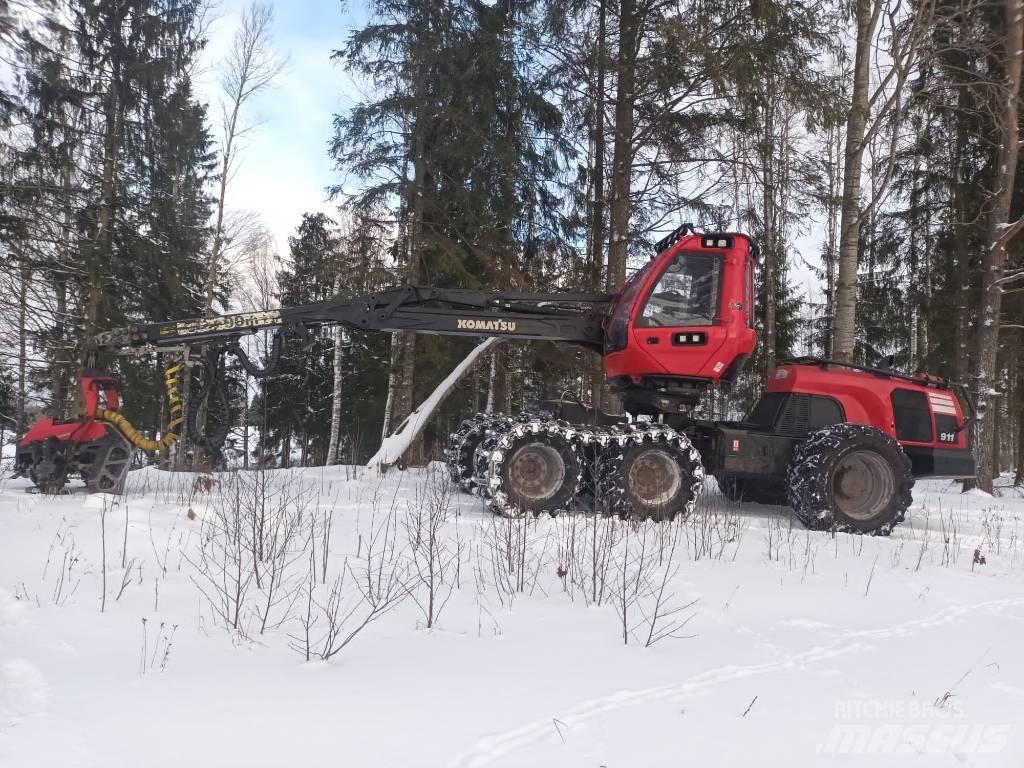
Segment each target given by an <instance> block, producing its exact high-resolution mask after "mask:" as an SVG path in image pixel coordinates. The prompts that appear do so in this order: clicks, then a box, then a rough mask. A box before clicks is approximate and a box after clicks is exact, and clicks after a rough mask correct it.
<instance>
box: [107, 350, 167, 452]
mask: <svg viewBox="0 0 1024 768" xmlns="http://www.w3.org/2000/svg"><path fill="white" fill-rule="evenodd" d="M180 373H181V364H180V363H178V364H175V365H169V366H168V367H167V369H166V370H165V371H164V388H165V390H166V391H167V403H168V406H169V407H170V421H168V423H167V430H166V431H165V432H164V434H163V436H161V437H160V439H158V440H150V439H149V438H148V437H144V436H143V435H141V434H139V431H138V430H137V429H136V428H135V426H134V425H133V424H132V423H131V422H130V421H128V419H126V418H125V417H124V416H123V415H122V414H120V413H118V412H117V411H108V410H107V409H106V408H98V409H97V410H96V419H97V420H98V421H105V422H108V423H110V424H113V425H114V426H115V427H117V428H118V429H119V430H120V431H121V434H123V435H124V436H125V439H127V440H128V442H129V443H131V444H132V445H134V446H135V447H136V448H139V449H141V450H143V451H145V452H146V453H156V452H157V451H160V450H163V449H164V448H170V447H171V446H172V445H174V444H175V443H176V442H178V438H179V437H181V425H182V424H183V423H184V421H185V416H184V409H183V407H182V404H181V396H180V395H179V393H178V375H179V374H180Z"/></svg>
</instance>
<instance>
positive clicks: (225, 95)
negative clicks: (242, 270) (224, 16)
mask: <svg viewBox="0 0 1024 768" xmlns="http://www.w3.org/2000/svg"><path fill="white" fill-rule="evenodd" d="M273 21H274V10H273V7H272V6H271V5H269V4H266V3H259V2H255V3H253V4H252V5H250V6H249V7H248V8H246V9H245V10H244V11H243V12H242V22H241V26H240V27H239V28H238V31H237V32H236V33H235V38H234V42H233V43H232V46H231V51H230V53H229V54H228V56H227V59H226V60H225V61H224V63H223V68H222V72H221V77H220V86H221V91H222V96H221V100H220V111H221V142H222V145H221V156H220V177H219V179H218V183H217V208H216V213H215V214H214V216H215V221H214V227H213V243H212V245H211V247H210V259H209V263H208V265H207V270H206V282H205V286H204V297H203V313H204V316H206V317H211V316H212V315H213V303H214V298H215V294H216V290H217V286H218V283H219V281H220V280H221V278H222V277H223V275H224V273H225V271H226V270H225V260H226V259H225V256H226V250H227V248H228V247H229V246H230V244H231V241H232V239H234V238H235V237H237V234H238V233H237V232H233V231H232V229H235V230H244V229H245V228H246V226H245V224H246V219H245V218H244V217H243V218H241V219H235V220H232V219H230V218H229V217H227V216H226V205H227V191H228V184H229V183H230V181H231V178H232V176H233V175H234V174H235V172H236V171H237V170H238V160H239V152H240V150H241V142H242V141H243V140H244V139H245V137H246V136H247V135H248V134H249V133H251V132H252V130H253V129H254V128H255V124H254V123H248V122H246V121H245V119H244V117H243V111H244V110H245V107H246V106H247V105H248V104H249V102H251V101H252V99H253V98H254V97H255V96H257V95H258V94H259V93H260V92H261V91H264V90H266V89H267V88H269V87H270V85H271V83H273V81H274V78H275V77H277V76H278V75H279V74H280V72H281V69H282V68H283V66H284V62H283V61H282V60H281V59H279V58H278V57H277V55H276V54H275V53H274V50H273V46H272V44H271V28H272V26H273Z"/></svg>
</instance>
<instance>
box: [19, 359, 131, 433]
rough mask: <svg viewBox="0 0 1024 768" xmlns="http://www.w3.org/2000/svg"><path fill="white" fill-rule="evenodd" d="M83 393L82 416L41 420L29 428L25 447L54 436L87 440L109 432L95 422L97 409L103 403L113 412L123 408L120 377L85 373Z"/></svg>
mask: <svg viewBox="0 0 1024 768" xmlns="http://www.w3.org/2000/svg"><path fill="white" fill-rule="evenodd" d="M82 396H83V403H84V414H83V417H82V419H80V420H78V421H57V422H55V421H54V420H53V419H40V420H39V421H37V422H36V423H35V424H33V425H32V426H31V427H30V428H29V430H28V431H27V432H26V433H25V436H24V437H22V438H21V440H19V441H18V445H20V446H22V447H24V446H28V445H31V444H32V443H37V442H42V441H45V440H47V439H49V438H51V437H55V438H57V439H58V440H60V441H68V442H72V443H88V442H92V441H94V440H99V439H100V438H102V437H103V436H104V435H106V433H107V425H106V424H104V423H103V422H99V421H96V411H97V409H98V408H99V407H100V406H101V405H102V406H103V407H104V408H106V409H107V410H110V411H116V410H118V408H120V406H121V396H120V394H119V390H118V384H117V380H116V379H113V378H111V377H109V376H83V377H82ZM101 398H102V399H101Z"/></svg>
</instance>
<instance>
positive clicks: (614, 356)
mask: <svg viewBox="0 0 1024 768" xmlns="http://www.w3.org/2000/svg"><path fill="white" fill-rule="evenodd" d="M728 237H729V238H730V240H731V242H732V246H731V247H730V248H705V247H703V245H702V243H703V239H702V236H701V235H699V234H696V235H688V236H685V237H682V238H680V239H679V240H678V241H677V242H676V243H675V244H673V245H672V246H671V247H670V248H667V249H666V250H665V251H663V252H662V253H660V254H658V255H657V256H656V257H654V259H653V260H652V261H651V262H650V263H648V265H647V266H646V267H644V268H643V269H642V270H640V271H639V272H637V273H636V274H635V275H634V276H633V277H632V279H631V280H630V281H629V282H628V283H627V284H626V285H625V286H624V287H623V289H622V291H621V292H620V294H619V298H618V299H617V300H616V302H615V304H614V305H613V306H612V309H611V311H610V312H609V315H608V319H607V320H606V321H605V329H606V332H607V330H608V326H609V323H612V322H614V320H613V318H614V317H615V316H616V314H617V313H624V312H626V311H627V309H628V329H627V337H626V345H625V347H624V348H622V349H619V350H614V351H612V350H610V349H608V350H606V352H605V357H604V369H605V375H606V376H607V377H608V378H609V379H613V378H616V377H620V376H628V377H630V378H631V379H632V380H633V381H634V382H635V383H640V379H641V378H642V377H644V376H680V377H685V378H688V379H696V380H702V381H706V382H709V383H711V384H718V383H719V382H720V381H721V380H722V378H723V376H724V375H725V374H726V373H727V372H728V371H729V370H730V367H731V366H732V365H733V363H734V361H736V360H737V359H738V358H745V357H746V356H748V355H750V354H751V353H752V352H753V351H754V347H755V346H756V345H757V334H756V332H755V331H754V328H753V306H754V296H753V290H754V256H753V254H752V253H751V244H750V240H749V238H748V237H747V236H746V235H740V234H730V235H728ZM680 251H694V252H701V253H709V254H715V255H717V256H719V257H720V258H721V259H722V261H723V264H722V273H721V280H720V290H719V296H718V302H717V309H718V311H717V316H716V317H715V318H714V323H713V324H712V325H698V326H685V327H680V326H676V327H667V326H666V327H641V326H638V325H637V319H638V318H639V316H640V313H641V312H642V310H643V306H644V304H645V302H646V301H647V297H648V295H649V294H650V293H651V291H652V290H653V289H654V287H655V285H656V284H657V282H658V280H659V278H660V277H661V276H662V274H663V273H664V271H665V269H666V268H667V267H668V266H669V265H670V264H671V263H672V261H673V260H674V259H675V257H676V254H678V253H679V252H680ZM684 328H685V330H686V331H689V332H693V333H704V334H706V337H707V343H706V344H700V345H693V346H689V345H687V346H679V345H675V344H673V338H674V336H675V335H676V334H678V333H679V331H680V330H682V329H684Z"/></svg>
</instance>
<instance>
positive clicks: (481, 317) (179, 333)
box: [94, 286, 614, 350]
mask: <svg viewBox="0 0 1024 768" xmlns="http://www.w3.org/2000/svg"><path fill="white" fill-rule="evenodd" d="M613 298H614V297H613V296H611V295H608V294H603V293H494V292H486V291H474V290H466V289H446V288H420V287H415V286H406V287H402V288H389V289H386V290H384V291H381V292H380V293H376V294H372V295H368V296H357V297H353V298H344V299H332V300H330V301H325V302H321V303H319V304H306V305H302V306H297V307H282V308H280V309H269V310H263V311H259V312H241V313H237V314H231V315H221V316H219V317H212V318H201V319H194V320H180V321H170V322H164V323H144V324H137V325H132V326H130V327H128V328H118V329H115V330H112V331H106V332H104V333H101V334H98V335H97V336H96V337H95V338H94V341H95V344H96V346H97V347H99V348H107V349H111V348H124V347H142V346H150V345H152V346H157V347H167V346H180V345H183V344H184V345H190V344H204V343H209V342H216V341H219V340H232V339H236V338H237V337H239V336H242V335H245V334H249V333H255V332H257V331H260V330H264V329H271V328H277V329H282V330H284V331H285V332H295V333H297V334H299V335H302V334H304V333H305V332H306V331H308V330H310V329H313V328H320V327H324V326H331V325H343V326H346V327H349V328H358V329H363V330H368V331H414V332H416V333H429V334H441V335H448V336H505V337H512V338H520V339H546V340H549V341H562V342H570V343H575V344H580V345H582V346H585V347H589V348H592V349H597V350H600V349H601V348H602V345H603V342H604V333H603V329H602V320H603V318H604V315H605V312H606V310H607V306H608V304H610V302H611V301H612V299H613Z"/></svg>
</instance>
